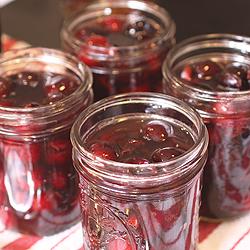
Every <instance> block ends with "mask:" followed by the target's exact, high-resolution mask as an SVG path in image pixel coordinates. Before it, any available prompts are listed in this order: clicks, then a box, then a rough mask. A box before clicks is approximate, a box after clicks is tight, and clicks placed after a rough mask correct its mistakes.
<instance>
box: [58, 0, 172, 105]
mask: <svg viewBox="0 0 250 250" xmlns="http://www.w3.org/2000/svg"><path fill="white" fill-rule="evenodd" d="M96 17H98V18H96ZM175 31H176V27H175V23H174V21H173V20H172V18H171V16H170V15H169V13H168V12H167V11H166V10H165V9H164V8H162V7H159V6H158V5H156V4H154V3H152V2H143V1H133V0H130V1H124V0H121V1H116V0H108V1H99V2H98V1H97V2H94V3H92V4H87V5H84V6H82V7H81V8H78V9H77V10H75V11H73V12H72V13H71V14H69V15H68V16H67V17H66V18H65V20H64V22H63V25H62V29H61V44H62V49H64V50H66V51H69V52H71V53H73V54H75V55H77V56H78V57H79V58H80V59H81V60H83V61H84V62H85V64H87V65H88V66H89V67H90V69H91V71H92V73H93V77H94V80H93V82H94V84H93V89H94V96H95V100H99V99H102V98H105V97H107V96H110V95H114V94H119V93H125V92H139V91H141V92H145V91H153V92H160V91H162V87H161V81H162V73H161V66H162V62H163V60H164V58H165V56H166V54H167V52H168V50H169V49H170V48H171V47H172V46H173V45H174V44H175Z"/></svg>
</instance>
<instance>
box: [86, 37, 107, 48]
mask: <svg viewBox="0 0 250 250" xmlns="http://www.w3.org/2000/svg"><path fill="white" fill-rule="evenodd" d="M84 42H85V43H87V44H88V45H91V46H98V47H110V42H109V40H108V39H107V38H106V37H105V36H101V35H95V36H91V37H89V38H87V39H86V40H85V41H84Z"/></svg>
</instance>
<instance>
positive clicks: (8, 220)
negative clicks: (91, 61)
mask: <svg viewBox="0 0 250 250" xmlns="http://www.w3.org/2000/svg"><path fill="white" fill-rule="evenodd" d="M92 101H93V91H92V73H91V71H90V70H89V68H88V67H87V66H86V65H84V64H83V63H82V62H81V61H80V60H79V59H78V58H76V57H73V56H71V55H69V54H66V53H65V52H63V51H60V50H54V49H47V48H27V49H20V50H12V51H7V52H3V53H2V54H1V55H0V219H1V223H3V224H4V226H5V227H6V228H7V229H10V230H14V231H18V232H20V233H25V234H29V235H37V236H45V235H52V234H55V233H58V232H61V231H63V230H65V229H66V228H69V227H71V226H72V225H74V224H75V223H77V222H78V221H79V214H80V209H79V201H78V195H79V191H78V176H77V174H76V171H75V170H74V167H73V165H72V160H71V148H72V147H71V142H70V139H69V131H70V129H71V126H72V124H73V122H74V120H75V119H76V117H77V116H78V114H79V113H80V112H82V111H83V110H84V109H85V108H86V107H87V106H89V105H90V104H91V103H92Z"/></svg>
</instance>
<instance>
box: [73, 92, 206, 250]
mask: <svg viewBox="0 0 250 250" xmlns="http://www.w3.org/2000/svg"><path fill="white" fill-rule="evenodd" d="M142 124H144V125H142ZM145 124H146V125H145ZM153 124H154V125H156V126H155V129H156V130H157V129H158V130H159V131H160V133H159V131H158V132H157V131H156V130H155V132H156V133H155V137H154V135H153V134H151V132H150V128H148V129H146V130H147V131H148V134H147V132H146V133H145V134H144V135H143V134H142V132H141V131H142V130H144V129H145V128H146V127H147V126H148V125H150V126H152V125H153ZM160 124H163V127H164V128H165V129H166V130H167V131H168V137H163V133H164V134H165V132H163V130H164V129H163V128H162V127H161V128H160V126H161V125H160ZM154 125H153V126H154ZM141 126H143V128H141ZM145 126H146V127H145ZM162 129H163V130H162ZM144 132H145V131H144ZM146 134H147V135H146ZM91 136H94V137H96V136H97V137H96V138H94V137H93V138H92V137H91ZM163 138H164V139H163ZM71 141H72V144H73V162H74V165H75V168H76V169H77V171H78V173H79V176H80V190H81V191H80V193H81V206H82V218H83V221H82V225H83V237H84V249H85V250H88V249H96V250H97V249H133V250H135V249H137V250H141V249H145V250H146V249H148V250H149V249H150V250H152V249H155V250H156V249H197V236H198V221H199V220H198V216H199V204H200V191H201V175H202V171H203V166H204V164H205V162H206V158H207V144H208V134H207V130H206V126H205V125H204V123H203V121H202V119H201V118H200V116H199V115H198V113H197V112H196V111H194V110H193V109H192V108H191V107H190V106H188V105H186V104H185V103H184V102H181V101H179V100H177V99H175V98H173V97H171V96H168V95H164V94H157V93H149V92H144V93H139V92H138V93H125V94H121V95H116V96H113V97H110V98H107V99H103V100H101V101H99V102H96V103H95V104H93V105H91V106H90V107H89V108H88V109H86V110H85V111H83V112H82V114H81V115H80V116H79V117H78V119H77V121H76V122H75V123H74V125H73V127H72V130H71ZM100 145H104V148H103V149H104V151H103V154H102V153H101V154H100V152H101V151H102V148H101V146H100ZM153 148H154V149H156V150H155V152H159V153H160V154H157V153H156V154H154V153H153V155H155V156H156V157H153V156H152V157H149V156H150V155H151V153H152V152H150V151H152V150H154V149H153ZM92 149H95V150H97V151H95V150H94V151H93V150H92ZM110 149H111V151H112V150H113V149H114V150H117V151H116V153H115V154H112V153H111V152H110ZM137 149H138V151H137ZM161 149H162V150H163V151H164V152H162V151H161ZM98 150H100V151H99V153H98ZM168 150H169V151H168ZM134 152H137V153H138V152H141V153H143V154H144V156H143V157H144V158H136V156H134V158H130V157H132V156H131V155H133V154H134ZM161 152H162V153H161ZM167 152H168V153H170V155H168V153H167ZM177 152H179V154H178V153H177ZM180 152H181V153H180ZM164 153H166V154H165V156H164ZM117 155H119V156H117ZM167 155H168V156H170V158H169V159H168V160H167V159H166V158H168V157H167ZM157 156H158V157H161V156H162V157H163V158H162V160H159V159H158V160H157V159H156V158H157ZM113 157H116V159H114V158H113ZM124 157H125V158H126V157H128V158H126V159H124ZM141 157H142V156H141ZM146 157H147V158H154V159H155V160H154V161H153V160H151V161H149V160H147V159H146ZM164 157H166V158H165V159H164ZM122 158H123V159H122ZM128 159H130V160H128Z"/></svg>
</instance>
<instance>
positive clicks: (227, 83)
mask: <svg viewBox="0 0 250 250" xmlns="http://www.w3.org/2000/svg"><path fill="white" fill-rule="evenodd" d="M218 82H219V84H220V85H221V86H223V87H226V88H233V89H238V90H243V89H247V88H248V86H249V85H248V82H247V69H246V68H245V67H243V66H237V67H236V66H234V65H228V66H226V67H225V68H224V69H223V70H222V72H221V73H220V74H219V76H218Z"/></svg>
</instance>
